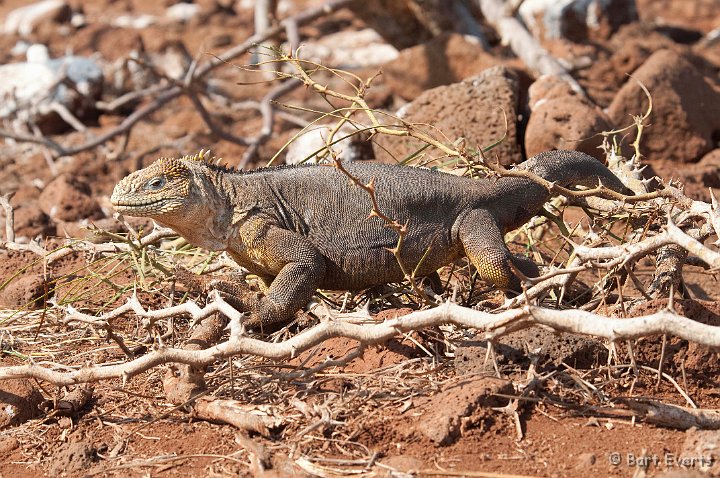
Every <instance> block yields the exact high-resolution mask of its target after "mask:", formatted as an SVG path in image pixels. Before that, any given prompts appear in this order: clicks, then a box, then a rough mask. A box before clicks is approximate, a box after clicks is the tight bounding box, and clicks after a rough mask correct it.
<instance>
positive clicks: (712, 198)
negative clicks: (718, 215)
mask: <svg viewBox="0 0 720 478" xmlns="http://www.w3.org/2000/svg"><path fill="white" fill-rule="evenodd" d="M708 189H709V190H710V207H711V208H712V210H713V211H716V210H717V209H718V200H717V198H716V197H715V193H713V190H712V188H708Z"/></svg>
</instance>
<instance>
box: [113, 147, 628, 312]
mask: <svg viewBox="0 0 720 478" xmlns="http://www.w3.org/2000/svg"><path fill="white" fill-rule="evenodd" d="M212 159H214V158H209V155H208V154H207V153H204V152H202V151H201V152H200V154H196V155H194V156H185V157H182V158H179V159H178V158H160V159H158V160H157V161H156V162H154V163H153V164H151V165H150V166H148V167H146V168H144V169H141V170H139V171H136V172H134V173H132V174H130V175H128V176H127V177H125V178H124V179H122V180H121V181H120V182H119V183H118V184H117V186H115V190H114V191H113V194H112V197H111V202H112V205H113V207H114V208H115V209H116V210H117V211H118V212H119V213H121V214H125V215H128V216H141V217H149V218H152V219H154V220H155V221H157V222H158V223H160V224H162V225H164V226H167V227H170V228H172V229H174V230H175V231H176V232H178V233H179V234H180V235H181V236H183V237H184V238H186V239H187V240H188V241H189V242H190V243H192V244H194V245H196V246H199V247H203V248H206V249H209V250H213V251H227V252H228V254H229V255H230V256H231V257H232V258H233V259H234V260H235V261H236V262H237V263H238V264H240V265H241V266H243V267H244V268H246V269H247V270H248V271H250V272H251V273H253V274H256V275H257V276H258V277H260V279H261V280H262V281H263V282H264V284H265V286H266V289H265V291H266V293H265V295H264V296H262V297H258V295H257V294H255V295H252V297H254V299H249V298H246V299H244V300H243V299H242V298H239V300H240V303H241V305H242V306H243V307H245V308H246V309H248V311H249V312H250V314H251V317H250V321H249V323H250V324H251V325H255V326H257V325H261V326H262V325H264V326H270V325H273V324H278V323H282V322H286V321H287V320H289V319H290V318H291V317H293V315H294V314H295V312H296V311H298V310H299V309H301V308H302V307H304V306H305V304H307V303H308V302H309V300H310V299H311V298H312V295H313V294H314V293H315V291H316V290H317V289H328V290H361V289H365V288H368V287H371V286H375V285H379V284H385V283H389V282H398V281H401V280H403V272H402V270H401V268H400V266H399V264H398V260H397V258H396V257H395V256H394V255H393V254H392V252H391V251H390V249H392V248H394V247H395V246H396V245H397V242H398V234H397V232H395V231H394V230H392V229H390V228H388V227H386V223H385V222H384V221H383V220H382V219H380V218H378V217H368V213H369V212H370V211H371V210H372V204H371V198H370V195H369V194H368V193H367V192H366V191H364V190H362V189H361V188H359V187H357V186H355V185H353V184H352V183H351V182H350V181H349V178H348V177H347V176H346V175H345V174H344V173H343V172H342V171H340V170H339V169H338V168H335V167H327V166H318V165H307V166H290V167H288V166H281V167H277V168H264V169H257V170H253V171H246V172H242V171H236V170H232V169H229V168H226V167H223V166H219V165H216V164H214V162H213V161H212ZM517 167H518V168H519V169H526V170H529V171H532V172H534V173H536V174H537V175H539V176H541V177H542V178H544V179H546V180H548V181H552V182H556V183H558V184H560V185H562V186H570V185H586V186H590V187H592V186H597V185H598V183H599V182H600V183H602V184H603V185H604V186H606V187H608V188H610V189H612V190H614V191H618V192H627V191H628V190H627V189H626V188H625V187H624V186H623V184H622V183H621V182H620V180H619V179H618V178H617V177H616V176H614V175H613V174H612V173H611V172H610V170H608V169H607V168H606V167H605V166H604V165H602V164H601V163H600V162H599V161H597V160H596V159H595V158H593V157H591V156H588V155H587V154H584V153H581V152H577V151H550V152H545V153H541V154H538V155H537V156H535V157H533V158H531V159H529V160H527V161H526V162H524V163H523V164H521V165H519V166H517ZM344 168H345V169H346V170H347V172H348V173H349V174H351V175H352V176H353V177H355V178H357V179H358V180H360V181H362V182H364V183H367V182H369V181H370V180H374V184H375V191H376V192H375V194H376V198H377V202H378V205H379V210H380V211H381V212H382V213H383V214H385V215H386V216H388V217H390V218H392V219H394V220H396V221H398V222H399V223H401V224H405V223H407V235H406V237H405V240H404V243H403V246H402V249H401V251H400V257H401V260H402V261H403V263H404V264H405V265H406V266H407V267H408V268H410V269H411V270H412V269H415V268H417V271H416V272H417V275H418V277H420V276H423V275H429V274H432V273H434V272H435V271H437V270H438V269H439V268H440V267H442V266H444V265H447V264H449V263H451V262H453V261H455V260H456V259H458V258H461V257H462V256H467V257H468V258H469V260H470V262H471V263H472V264H473V265H474V266H475V267H476V268H477V271H478V273H479V276H480V278H482V279H484V280H486V281H489V282H491V283H493V284H495V285H496V286H497V287H499V288H502V289H506V290H507V289H512V290H519V289H520V281H519V279H518V278H517V277H516V275H515V274H514V273H513V270H512V267H511V265H510V263H512V265H514V266H515V267H516V268H517V270H519V271H521V272H522V273H523V274H525V275H526V276H529V277H534V276H537V275H538V268H537V266H536V265H535V264H534V263H533V262H532V261H531V260H529V259H527V258H524V257H521V256H515V255H513V254H511V253H510V251H509V250H508V248H507V246H506V245H505V242H504V237H503V236H504V234H505V233H506V232H507V231H510V230H512V229H515V228H517V227H519V226H521V225H522V224H524V223H525V222H527V221H528V220H529V219H530V218H532V217H533V216H535V215H536V214H538V213H539V212H540V210H541V208H542V206H543V204H544V203H545V202H546V201H547V199H548V198H549V192H548V191H547V189H546V188H545V187H543V186H541V185H540V184H538V183H536V182H534V181H532V180H530V179H525V178H518V177H490V178H486V179H471V178H466V177H459V176H454V175H451V174H448V173H444V172H440V171H433V170H429V169H424V168H418V167H410V166H398V165H388V164H372V163H359V162H352V163H344ZM248 290H249V289H248ZM247 297H251V295H247Z"/></svg>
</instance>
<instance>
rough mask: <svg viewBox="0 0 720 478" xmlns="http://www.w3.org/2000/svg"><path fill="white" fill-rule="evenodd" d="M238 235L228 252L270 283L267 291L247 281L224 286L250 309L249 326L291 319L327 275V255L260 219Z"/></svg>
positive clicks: (285, 230) (250, 222) (258, 326)
mask: <svg viewBox="0 0 720 478" xmlns="http://www.w3.org/2000/svg"><path fill="white" fill-rule="evenodd" d="M238 236H239V238H240V242H239V243H238V244H236V245H235V246H236V247H232V245H231V247H230V248H229V249H228V253H229V254H230V256H231V257H232V258H233V259H234V260H235V261H236V262H238V263H239V264H240V265H241V266H243V267H245V268H247V269H248V270H249V271H250V272H252V273H254V274H256V275H258V276H259V277H260V278H261V279H262V281H263V282H264V283H265V285H269V287H267V289H266V290H265V294H258V293H256V292H253V291H251V290H250V289H249V287H247V285H246V284H243V283H234V284H233V286H232V287H231V288H230V290H227V289H226V288H224V287H223V288H224V289H226V290H225V291H226V292H227V293H229V294H231V295H234V296H236V299H237V301H238V302H239V303H240V304H241V305H242V306H243V308H244V309H245V310H246V311H247V312H249V313H250V319H249V321H248V322H247V325H248V326H250V327H253V328H260V329H262V328H264V327H266V326H273V325H275V324H279V323H283V322H287V321H288V320H290V319H291V318H292V317H293V316H294V314H295V312H296V311H297V310H299V309H301V308H302V307H304V306H305V304H307V303H308V302H309V301H310V299H312V296H313V294H314V293H315V291H316V290H317V287H318V284H320V283H321V281H322V280H323V278H324V276H325V258H324V257H323V255H322V254H321V253H320V252H319V251H318V250H317V248H316V247H315V246H314V245H313V244H311V243H310V241H308V240H307V238H305V237H303V236H301V235H300V234H297V233H296V232H293V231H289V230H287V229H282V228H280V227H277V226H275V225H272V224H268V223H265V222H263V221H262V220H260V219H255V220H254V221H248V222H247V223H246V224H244V225H243V226H242V227H241V228H240V233H239V235H238ZM268 283H269V284H268ZM219 289H220V287H219Z"/></svg>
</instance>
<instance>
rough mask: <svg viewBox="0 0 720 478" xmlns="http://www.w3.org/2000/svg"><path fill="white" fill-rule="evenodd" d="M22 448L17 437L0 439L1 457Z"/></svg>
mask: <svg viewBox="0 0 720 478" xmlns="http://www.w3.org/2000/svg"><path fill="white" fill-rule="evenodd" d="M19 447H20V442H19V441H18V439H17V438H15V437H9V436H6V437H0V455H1V456H5V455H7V454H8V453H10V452H12V451H13V450H16V449H18V448H19Z"/></svg>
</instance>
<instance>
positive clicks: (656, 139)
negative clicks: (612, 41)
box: [608, 50, 720, 163]
mask: <svg viewBox="0 0 720 478" xmlns="http://www.w3.org/2000/svg"><path fill="white" fill-rule="evenodd" d="M638 83H642V84H643V85H645V87H646V88H647V89H648V91H650V92H651V94H652V103H653V110H652V114H651V116H650V118H649V121H650V122H651V125H650V126H649V127H648V128H646V129H645V130H644V131H643V136H642V140H641V143H640V150H641V151H642V152H643V154H645V155H646V156H647V157H648V158H649V159H656V158H663V159H668V160H671V161H677V162H681V163H685V162H696V161H698V160H699V159H700V158H701V157H702V156H703V155H705V154H706V153H708V152H709V151H711V150H712V149H713V148H714V147H715V143H716V141H717V137H718V135H720V115H718V114H717V113H716V112H718V111H720V92H719V91H716V90H715V89H714V88H713V87H712V86H711V83H710V79H709V78H705V77H704V76H703V74H702V73H701V72H700V71H699V70H698V69H697V68H696V67H695V66H694V65H693V64H692V63H690V62H689V61H688V60H687V59H686V58H684V57H683V55H681V54H679V53H677V52H675V51H671V50H660V51H657V52H655V53H653V54H652V55H651V56H650V58H648V59H647V61H645V63H643V65H642V66H641V67H640V68H638V69H637V70H635V71H634V72H633V74H632V78H631V79H630V80H629V81H628V82H627V83H626V84H625V85H624V86H623V87H622V88H621V89H620V91H618V93H617V94H616V95H615V98H614V99H613V101H612V103H611V104H610V107H609V108H608V116H609V117H610V119H611V121H612V122H613V123H614V124H616V125H617V126H624V125H626V124H628V119H629V118H630V117H631V115H639V114H643V113H644V112H645V111H646V110H647V107H648V100H647V98H646V97H645V94H644V93H643V91H642V90H641V89H640V86H639V84H638Z"/></svg>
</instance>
